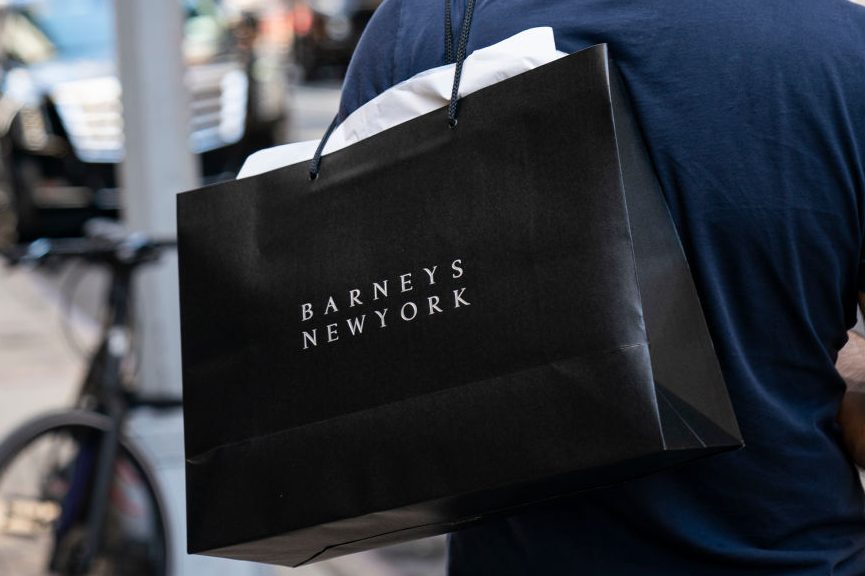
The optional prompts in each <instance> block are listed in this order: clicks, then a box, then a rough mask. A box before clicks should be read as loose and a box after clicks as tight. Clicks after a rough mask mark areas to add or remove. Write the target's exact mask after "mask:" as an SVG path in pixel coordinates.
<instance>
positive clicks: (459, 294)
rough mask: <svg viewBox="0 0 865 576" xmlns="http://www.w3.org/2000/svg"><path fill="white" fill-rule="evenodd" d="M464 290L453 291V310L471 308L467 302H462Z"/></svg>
mask: <svg viewBox="0 0 865 576" xmlns="http://www.w3.org/2000/svg"><path fill="white" fill-rule="evenodd" d="M465 291H466V289H465V288H460V289H459V290H454V308H459V307H460V306H461V305H462V306H471V304H469V303H468V302H466V301H465V300H463V292H465Z"/></svg>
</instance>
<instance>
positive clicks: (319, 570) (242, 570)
mask: <svg viewBox="0 0 865 576" xmlns="http://www.w3.org/2000/svg"><path fill="white" fill-rule="evenodd" d="M64 274H65V273H64ZM59 280H62V278H55V277H49V276H47V275H43V273H42V272H38V273H37V272H33V271H29V270H25V269H20V270H10V269H8V268H7V267H5V266H3V265H0V438H2V437H3V436H5V434H6V433H8V432H9V431H10V430H11V429H12V428H13V427H14V426H16V425H17V424H19V423H21V422H23V421H24V420H26V419H28V418H30V417H32V416H35V415H36V414H39V413H41V412H44V411H46V410H51V409H57V408H64V407H67V406H69V405H70V404H71V402H72V400H73V398H74V396H75V393H76V387H77V384H78V383H79V381H80V379H81V378H82V376H83V370H84V359H83V358H82V357H80V356H79V355H78V354H77V353H76V352H75V351H74V349H73V348H72V347H71V345H70V343H69V342H68V341H67V339H66V337H64V335H63V325H62V323H63V322H64V319H63V316H62V314H61V310H60V293H59V290H58V288H57V286H58V285H60V282H59ZM98 280H99V279H98V278H96V279H94V278H88V279H87V280H86V282H85V284H84V285H82V286H83V288H85V289H86V291H89V292H95V291H96V290H97V289H98V288H100V287H101V282H99V281H98ZM81 297H83V299H84V300H85V301H87V300H89V301H90V305H91V306H92V305H93V302H98V298H99V297H98V295H97V294H94V293H89V294H88V293H83V294H81ZM89 307H90V306H88V308H89ZM66 321H67V322H70V323H71V328H72V331H73V332H74V334H75V336H76V339H83V342H82V343H87V342H93V341H94V340H95V337H96V334H97V326H96V324H95V322H93V321H92V320H89V319H87V318H86V317H84V316H83V315H81V314H75V315H73V319H72V320H68V319H67V320H66ZM128 435H129V436H130V437H131V438H133V440H134V441H135V442H136V443H137V444H138V445H139V446H140V447H141V448H142V449H143V450H144V452H145V454H146V455H147V457H148V460H149V462H150V464H151V465H152V466H153V467H154V470H155V472H156V474H157V478H158V480H159V484H160V489H161V491H162V493H163V495H164V497H165V500H166V508H167V509H168V516H169V518H170V525H171V533H172V545H173V554H174V562H173V564H174V567H175V568H174V571H173V575H174V576H199V575H204V574H207V575H208V576H289V575H290V576H443V575H444V566H443V560H442V557H443V549H442V546H443V543H442V540H441V539H438V540H432V541H424V542H420V543H418V544H409V545H408V546H407V547H406V546H404V547H399V548H394V549H391V550H386V551H384V552H371V553H363V554H355V555H352V556H347V557H343V558H337V559H336V560H331V561H328V562H323V563H321V564H315V565H313V566H309V567H305V568H299V569H294V570H292V569H283V568H277V567H271V566H266V565H262V564H251V563H245V562H234V561H230V560H221V559H215V558H208V557H203V556H189V555H187V554H186V553H185V539H186V535H185V523H186V521H185V514H184V512H185V497H184V492H183V485H184V480H183V471H184V456H183V422H182V417H181V415H180V413H179V412H177V413H174V414H156V413H152V412H148V411H141V413H137V414H135V415H133V416H132V418H131V419H130V422H129V426H128Z"/></svg>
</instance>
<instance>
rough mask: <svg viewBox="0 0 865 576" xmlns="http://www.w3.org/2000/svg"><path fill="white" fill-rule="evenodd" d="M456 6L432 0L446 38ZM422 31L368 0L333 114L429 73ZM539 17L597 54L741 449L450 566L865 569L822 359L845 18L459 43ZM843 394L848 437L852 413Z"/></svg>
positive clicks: (860, 13)
mask: <svg viewBox="0 0 865 576" xmlns="http://www.w3.org/2000/svg"><path fill="white" fill-rule="evenodd" d="M464 10H465V0H453V15H454V17H453V26H454V36H455V37H458V28H459V26H460V24H461V21H462V12H463V11H464ZM443 22H444V5H443V1H442V0H386V1H385V2H384V4H383V5H382V6H381V7H380V8H379V10H378V12H377V13H376V15H375V17H374V18H373V20H372V21H371V22H370V25H369V28H368V30H367V32H366V33H365V35H364V38H363V39H362V41H361V43H360V46H359V47H358V51H357V53H356V54H355V57H354V60H353V62H352V64H351V66H350V68H349V72H348V76H347V78H346V82H345V86H344V91H343V99H342V105H341V116H342V117H345V116H346V115H347V114H348V113H350V112H351V111H352V110H354V109H355V108H357V107H358V106H360V105H361V104H363V103H364V102H366V101H368V100H369V99H371V98H372V97H373V96H375V95H376V94H378V93H380V92H382V91H384V90H386V89H387V88H388V87H390V86H392V85H393V84H395V83H397V82H400V81H402V80H404V79H406V78H409V77H411V76H412V75H414V74H415V73H417V72H420V71H422V70H425V69H428V68H432V67H435V66H440V65H442V64H444V54H445V46H444V31H443ZM546 25H549V26H552V27H553V28H554V29H555V33H556V40H557V45H558V47H559V48H560V49H561V50H564V51H566V52H575V51H577V50H579V49H582V48H585V47H588V46H590V45H593V44H597V43H601V42H606V43H608V44H609V46H610V51H611V54H612V56H613V57H614V58H615V59H616V60H617V61H618V64H619V67H620V69H621V71H622V74H623V76H624V79H625V83H626V84H627V86H628V89H629V91H630V93H631V97H632V101H633V104H634V107H635V111H636V114H637V117H638V120H639V122H640V125H641V127H642V129H643V131H644V133H645V136H646V139H647V142H648V146H649V149H650V154H651V156H652V159H653V161H654V164H655V168H656V170H657V173H658V176H659V178H660V181H661V185H662V188H663V191H664V194H665V196H666V198H667V202H668V204H669V207H670V210H671V212H672V214H673V218H674V220H675V222H676V225H677V227H678V230H679V233H680V235H681V239H682V242H683V245H684V247H685V250H686V253H687V256H688V258H689V261H690V263H691V266H692V271H693V274H694V278H695V281H696V283H697V287H698V290H699V293H700V296H701V299H702V303H703V307H704V309H705V313H706V317H707V320H708V322H709V326H710V330H711V332H712V335H713V338H714V341H715V344H716V347H717V351H718V355H719V358H720V361H721V365H722V369H723V371H724V374H725V377H726V380H727V383H728V386H729V388H730V395H731V398H732V401H733V404H734V407H735V409H736V412H737V415H738V418H739V422H740V425H741V428H742V433H743V436H744V438H745V442H746V443H747V447H746V448H744V449H742V450H739V451H737V452H735V453H730V454H726V455H723V456H718V457H714V458H710V459H706V460H704V461H700V462H697V463H692V464H689V465H686V466H683V467H681V468H677V469H676V470H673V471H670V472H665V473H660V474H655V475H653V476H651V477H648V478H645V479H641V480H637V481H634V482H630V483H627V484H625V485H621V486H617V487H613V488H608V489H604V490H598V491H595V492H593V493H591V494H587V495H585V496H583V497H580V498H578V499H575V500H574V501H568V502H566V503H564V502H563V503H559V504H557V505H556V506H552V507H548V508H546V509H537V510H533V511H530V512H528V513H525V514H522V515H520V516H517V517H514V518H511V519H509V520H504V521H498V522H491V523H487V524H485V525H482V526H480V527H477V528H473V529H469V530H465V531H462V532H459V533H456V534H455V535H454V536H453V537H452V539H451V546H450V568H451V573H452V574H453V575H455V576H463V575H469V574H492V575H496V576H502V575H508V574H530V575H544V576H551V575H558V574H568V575H582V574H592V575H596V574H600V575H604V576H610V575H620V574H626V575H630V574H634V575H639V576H643V575H652V574H659V575H665V576H669V575H689V576H693V575H709V574H711V575H727V574H761V575H784V576H793V575H796V576H798V575H818V574H819V575H826V574H835V575H842V576H846V575H853V574H865V515H863V495H862V488H861V486H860V484H859V478H858V474H857V472H856V469H855V467H854V464H853V462H852V460H851V458H850V456H849V455H848V454H846V453H845V452H844V450H843V448H842V440H841V431H840V430H839V427H838V425H837V423H836V415H837V414H838V411H839V407H840V405H841V400H842V396H843V395H844V392H845V384H844V381H843V380H842V379H841V377H840V376H839V374H838V372H837V371H836V370H835V367H834V363H835V359H836V356H837V353H838V350H839V349H841V347H842V346H843V345H844V343H845V340H846V332H847V329H848V328H850V327H851V326H852V325H853V323H854V321H855V306H856V294H857V290H858V291H863V290H865V274H863V270H865V267H863V264H862V263H861V259H862V254H863V240H865V9H863V7H862V6H860V5H857V4H854V3H853V2H851V1H849V0H821V1H818V0H762V1H760V2H754V1H753V0H725V1H723V2H720V1H719V2H698V1H696V0H478V2H477V6H476V10H475V15H474V21H473V26H472V29H471V35H470V39H469V51H471V50H474V49H477V48H480V47H483V46H487V45H490V44H493V43H495V42H498V41H500V40H502V39H504V38H506V37H508V36H511V35H512V34H515V33H517V32H519V31H521V30H523V29H526V28H530V27H534V26H546ZM550 113H555V111H554V110H551V111H550ZM854 362H855V359H854ZM848 400H850V402H845V411H844V413H843V415H844V418H845V431H846V432H847V433H848V435H849V436H850V438H851V444H855V443H857V442H858V440H857V439H858V438H860V436H859V433H857V432H856V430H855V428H856V422H857V420H859V419H860V418H861V417H860V416H859V414H861V413H865V410H862V409H861V404H860V403H858V402H855V401H853V400H855V398H854V396H852V395H851V396H848ZM861 422H865V418H861ZM863 430H865V427H863ZM863 452H865V450H863Z"/></svg>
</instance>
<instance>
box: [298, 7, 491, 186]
mask: <svg viewBox="0 0 865 576" xmlns="http://www.w3.org/2000/svg"><path fill="white" fill-rule="evenodd" d="M451 2H452V0H445V60H447V63H448V64H451V63H453V62H456V70H455V71H454V84H453V88H452V90H451V101H450V104H448V125H449V126H450V127H451V128H455V127H456V125H457V112H458V102H459V91H460V81H461V80H462V75H463V62H464V61H465V59H466V48H467V46H468V43H469V32H470V31H471V27H472V17H473V16H474V12H475V0H468V3H467V4H466V13H465V16H464V17H463V25H462V29H461V31H460V41H459V45H457V49H456V58H454V53H453V50H454V49H453V16H452V13H451ZM338 118H339V115H337V116H334V118H333V120H332V121H331V123H330V126H328V128H327V130H326V131H325V133H324V136H322V137H321V141H320V142H319V143H318V147H317V148H316V149H315V154H313V156H312V160H311V161H310V163H309V179H310V180H315V179H316V178H318V175H319V174H320V173H321V156H322V154H323V153H324V147H325V145H326V144H327V141H328V139H329V138H330V135H331V134H333V131H334V130H335V129H336V127H337V125H338V122H337V120H338Z"/></svg>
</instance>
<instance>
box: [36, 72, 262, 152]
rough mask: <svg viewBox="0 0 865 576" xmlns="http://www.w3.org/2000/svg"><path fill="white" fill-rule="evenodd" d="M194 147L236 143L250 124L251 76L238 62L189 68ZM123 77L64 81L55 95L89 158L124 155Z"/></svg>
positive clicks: (71, 134)
mask: <svg viewBox="0 0 865 576" xmlns="http://www.w3.org/2000/svg"><path fill="white" fill-rule="evenodd" d="M186 83H187V86H188V89H189V94H190V106H191V110H190V116H191V118H190V122H191V126H190V131H189V145H190V149H191V150H192V151H193V152H194V153H196V154H200V153H202V152H207V151H209V150H215V149H217V148H221V147H223V146H227V145H230V144H234V143H236V142H238V141H239V140H240V139H241V138H243V132H244V126H245V125H246V100H247V94H248V80H247V77H246V73H245V72H244V71H243V69H242V68H241V67H240V65H238V64H234V63H231V64H208V65H202V66H196V67H194V68H190V69H189V70H188V71H187V74H186ZM120 96H121V95H120V82H119V81H118V80H117V78H113V77H108V78H99V79H94V80H84V81H76V82H68V83H64V84H60V85H58V86H57V87H56V88H55V90H54V92H53V93H52V97H53V100H54V104H55V106H56V107H57V113H58V115H59V116H60V119H61V121H62V122H63V127H64V129H65V130H66V133H67V135H68V138H69V142H70V144H71V145H72V148H73V149H74V150H75V154H76V156H78V158H79V159H81V160H82V161H84V162H94V163H117V162H120V161H121V160H122V159H123V155H124V142H123V113H122V104H121V97H120Z"/></svg>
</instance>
